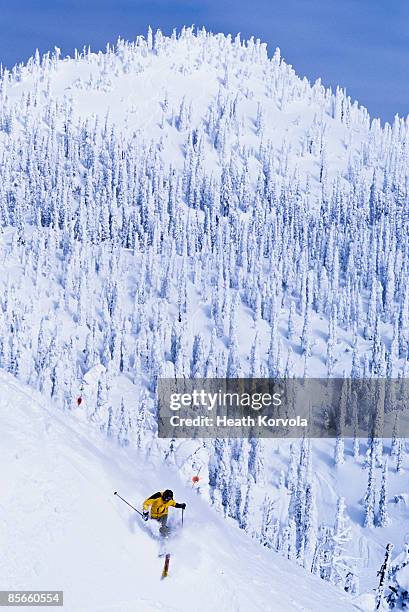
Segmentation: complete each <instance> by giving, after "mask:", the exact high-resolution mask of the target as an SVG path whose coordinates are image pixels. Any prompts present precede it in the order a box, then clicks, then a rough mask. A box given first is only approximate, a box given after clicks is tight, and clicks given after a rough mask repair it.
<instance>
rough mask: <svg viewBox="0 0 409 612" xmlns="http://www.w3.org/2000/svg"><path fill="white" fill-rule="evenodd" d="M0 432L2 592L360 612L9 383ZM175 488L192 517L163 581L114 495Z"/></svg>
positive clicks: (147, 544)
mask: <svg viewBox="0 0 409 612" xmlns="http://www.w3.org/2000/svg"><path fill="white" fill-rule="evenodd" d="M0 429H1V436H2V443H1V447H0V463H1V480H0V487H1V498H0V538H1V543H2V546H1V578H0V586H1V588H2V589H26V590H27V589H41V590H44V589H59V590H61V589H63V590H64V609H66V610H67V612H113V611H115V612H135V611H138V612H160V611H163V612H165V611H166V612H205V611H206V612H209V611H211V610H212V611H213V610H220V611H224V612H258V611H259V610H265V611H266V612H269V611H274V612H278V611H280V612H287V611H288V612H290V611H291V612H293V611H296V610H304V611H307V610H311V612H312V611H314V612H319V611H321V610H322V611H324V610H326V609H327V606H328V603H329V601H330V602H331V609H332V610H334V612H347V611H348V610H352V609H354V608H353V606H352V604H351V603H350V601H349V598H347V597H346V596H342V594H341V593H339V592H338V591H336V590H335V589H333V588H332V587H331V586H329V585H325V584H324V583H322V581H320V580H319V578H316V577H313V576H308V575H307V574H306V573H305V572H304V571H303V570H302V569H301V568H298V567H296V566H295V565H294V564H292V563H290V562H289V561H287V560H285V559H283V558H282V557H281V556H279V555H277V554H273V555H272V554H271V552H268V551H267V550H265V549H263V548H261V547H260V546H259V545H257V544H256V543H255V542H253V541H252V540H249V539H248V538H247V537H246V536H245V534H244V533H243V532H242V531H241V530H240V529H238V528H235V527H233V526H231V525H229V524H226V521H224V520H223V519H222V518H220V517H218V516H217V514H216V513H215V512H214V511H212V510H211V509H209V507H208V505H207V504H206V503H205V502H203V501H202V500H201V499H200V498H199V497H198V496H197V495H196V493H194V492H192V490H189V489H188V488H183V487H182V486H181V484H180V480H179V479H178V477H177V475H175V472H172V471H170V470H168V469H167V468H165V467H163V468H161V469H160V470H158V468H157V466H154V465H152V463H151V462H149V461H146V460H144V459H143V455H142V454H138V453H136V452H135V451H132V450H129V449H119V448H118V447H117V445H116V444H114V443H112V442H108V441H107V440H104V439H103V438H102V437H101V435H100V434H95V433H94V432H92V429H91V427H90V425H89V424H84V423H81V422H80V421H79V420H78V418H77V415H76V414H75V413H74V414H64V413H60V412H57V411H56V410H55V407H54V406H50V405H49V404H48V401H47V400H46V399H45V398H44V397H42V396H41V395H40V394H38V393H34V392H33V391H32V390H30V389H28V388H27V387H24V386H23V385H21V384H18V383H16V382H15V380H13V378H12V377H11V376H9V375H5V374H3V373H1V374H0ZM169 486H172V487H173V488H174V489H175V493H176V494H177V498H178V499H179V500H181V501H182V500H185V501H186V502H187V510H186V514H185V524H184V527H183V530H182V529H181V530H180V531H179V532H178V534H179V535H178V536H177V537H176V538H175V539H173V540H171V541H170V550H171V552H172V557H171V564H170V574H169V577H168V579H167V580H165V581H161V580H160V576H161V570H162V566H163V559H159V558H158V542H157V541H156V540H155V539H153V538H152V537H150V536H149V535H148V534H147V532H146V529H144V523H142V522H141V520H140V519H139V518H138V516H137V515H136V514H135V513H133V512H132V511H131V510H130V509H129V508H128V507H127V506H126V505H124V504H123V503H122V502H121V501H120V500H118V499H117V498H116V497H114V495H113V492H114V490H116V489H118V491H120V492H121V493H122V494H123V495H124V496H125V497H128V499H129V500H130V501H131V503H133V504H136V505H137V507H140V504H141V502H142V501H143V499H144V497H145V496H147V495H148V494H150V493H152V492H153V491H154V490H156V489H160V488H163V487H169ZM177 512H178V511H176V510H175V511H174V515H173V516H174V517H176V515H177ZM179 524H180V517H179V516H178V517H176V518H175V528H176V526H178V525H179ZM29 609H30V608H29Z"/></svg>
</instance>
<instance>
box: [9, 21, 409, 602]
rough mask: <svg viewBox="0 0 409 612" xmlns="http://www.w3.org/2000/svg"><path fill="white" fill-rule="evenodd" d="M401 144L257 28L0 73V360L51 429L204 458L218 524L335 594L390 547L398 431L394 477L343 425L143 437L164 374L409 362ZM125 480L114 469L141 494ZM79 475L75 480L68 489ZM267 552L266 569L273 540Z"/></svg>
mask: <svg viewBox="0 0 409 612" xmlns="http://www.w3.org/2000/svg"><path fill="white" fill-rule="evenodd" d="M408 160H409V122H408V120H404V119H402V118H398V117H397V118H396V120H395V121H394V124H393V125H392V126H391V125H388V124H387V125H385V126H384V127H381V125H380V123H379V121H376V120H374V121H371V119H370V117H369V115H368V113H367V111H366V110H365V109H364V108H362V107H359V106H358V104H356V103H352V102H351V100H350V99H349V98H348V97H347V95H346V94H345V93H344V92H343V91H342V90H340V89H338V90H337V91H336V92H331V91H329V90H326V89H325V88H324V87H323V86H322V84H321V83H320V82H317V83H315V84H313V85H311V84H310V83H308V82H307V81H306V80H301V79H299V78H298V77H297V75H296V74H295V72H294V70H293V69H292V68H291V67H290V66H288V65H287V64H286V63H285V62H284V61H283V60H282V58H281V56H280V53H279V52H278V51H276V52H275V53H274V55H273V56H272V57H268V55H267V52H266V49H265V46H264V45H263V44H261V43H260V42H259V41H255V40H253V39H251V40H249V41H242V40H240V37H237V38H235V39H232V38H231V37H230V36H224V35H211V34H209V33H206V32H205V31H202V30H201V31H199V32H195V31H194V30H193V29H190V28H189V29H184V30H183V31H182V32H181V33H180V34H178V35H176V34H174V35H172V36H171V37H167V38H166V37H163V36H162V34H161V33H159V32H158V33H156V34H155V36H152V33H149V34H148V36H147V37H146V39H145V38H144V37H138V38H137V40H136V41H135V42H130V43H127V42H124V41H118V45H117V46H116V47H115V48H109V49H107V52H106V53H100V54H93V53H89V52H84V53H82V54H80V55H78V54H77V56H76V57H75V58H73V59H61V58H60V57H59V52H58V50H56V53H55V54H54V55H52V56H51V55H46V56H45V57H43V58H39V57H38V56H35V57H34V58H33V59H32V60H31V61H29V62H28V64H27V66H21V67H17V68H16V69H15V70H14V71H13V72H12V73H8V72H7V71H5V72H4V73H2V78H1V81H0V168H1V170H0V172H1V177H0V178H1V180H0V224H1V234H0V261H1V266H2V270H1V272H2V273H1V275H0V367H1V368H2V369H3V370H5V371H7V372H9V373H10V374H13V375H14V376H15V377H16V379H19V380H20V381H21V382H24V383H28V384H29V385H30V386H31V387H33V388H36V389H39V390H40V391H41V392H42V393H43V396H44V397H47V398H49V397H50V396H51V398H52V406H53V408H52V411H53V415H54V414H55V423H58V419H59V418H61V417H59V416H58V415H59V414H60V412H59V411H60V409H61V408H63V409H65V410H66V411H72V413H73V416H72V417H70V419H69V422H70V423H71V422H72V423H74V422H75V423H77V421H81V420H82V419H83V420H84V421H90V422H91V423H93V426H94V429H95V431H96V433H95V435H98V436H99V432H100V430H102V431H103V432H104V433H105V434H106V436H107V437H108V438H110V439H111V440H112V441H113V442H112V447H111V446H110V445H109V448H111V449H112V452H107V455H108V456H110V457H111V454H112V458H113V457H114V456H115V455H116V453H118V454H119V455H118V456H121V457H125V455H127V456H128V453H129V457H131V455H132V451H131V450H129V451H126V452H125V451H123V450H120V449H119V447H118V448H117V447H114V441H115V442H118V443H119V444H120V445H122V446H129V447H130V448H139V449H141V451H143V453H144V455H146V456H148V457H149V461H150V462H151V463H152V470H153V473H154V475H155V474H158V473H162V472H161V470H162V469H163V462H165V463H166V464H172V465H176V466H177V467H178V473H179V476H180V477H181V479H180V482H179V481H176V480H175V481H174V482H175V489H177V488H178V487H179V486H184V484H185V483H186V482H190V478H191V476H192V474H195V473H196V472H197V471H198V470H201V471H200V478H201V480H200V485H199V486H200V489H199V490H200V497H201V499H202V501H203V500H206V501H208V502H210V503H211V504H212V505H213V506H214V507H215V509H217V510H219V513H220V516H223V517H224V521H225V522H223V523H222V524H223V526H224V525H226V529H229V530H230V529H231V524H234V525H237V524H238V525H240V526H241V527H242V528H243V530H245V531H246V532H247V533H248V534H249V535H251V536H253V538H254V539H255V540H257V541H258V542H259V543H260V542H261V543H263V544H265V545H266V546H267V547H270V548H271V549H275V550H278V551H280V552H281V554H282V559H284V557H288V558H290V559H292V560H293V564H292V567H293V570H292V571H294V572H295V573H296V575H298V573H299V571H300V570H299V569H298V567H297V565H299V566H304V569H305V570H307V571H308V572H311V571H314V572H316V573H317V574H318V575H321V576H322V577H323V578H324V579H325V580H330V581H333V582H335V583H337V584H338V585H339V587H340V591H341V592H342V589H343V588H349V589H350V591H352V588H351V584H350V583H351V574H352V575H353V577H354V580H355V579H356V577H357V574H359V573H360V574H361V577H362V578H363V581H362V582H363V585H364V586H363V588H364V590H367V591H371V590H372V589H373V588H375V587H376V583H377V570H378V568H379V564H380V562H381V560H382V557H383V553H384V547H385V544H386V543H387V542H388V541H392V542H393V543H394V544H395V546H397V547H398V548H399V547H400V541H401V538H402V530H403V529H404V530H405V528H404V527H402V526H403V525H405V521H406V518H407V510H406V508H407V503H408V501H407V495H406V493H405V491H404V490H405V476H406V475H407V470H408V458H407V452H406V450H407V449H406V447H405V445H404V444H402V443H400V442H399V441H397V443H396V445H395V447H394V451H396V452H394V453H392V457H391V459H390V462H389V466H387V467H386V468H385V473H386V474H389V475H390V476H391V478H390V481H391V482H390V489H391V491H390V493H388V491H387V487H386V485H385V483H384V485H383V489H381V481H382V477H381V470H382V463H384V460H385V458H386V456H387V455H389V453H390V450H391V448H390V443H389V442H388V443H387V444H385V446H384V448H383V447H382V445H379V444H378V445H377V446H376V461H374V462H371V459H370V457H369V456H367V453H368V452H371V448H372V447H371V446H368V444H367V441H366V440H365V441H361V443H360V445H358V447H357V446H355V450H354V449H353V448H352V443H350V442H344V440H343V438H342V437H340V439H339V440H338V442H337V445H336V447H335V443H334V442H333V441H326V442H322V441H317V442H314V444H312V445H311V447H308V445H307V444H306V443H305V444H303V445H299V444H298V443H297V444H295V445H294V447H293V449H292V452H291V451H290V444H289V442H282V441H280V442H279V443H278V442H272V441H268V440H267V441H258V442H255V441H254V440H253V441H248V440H241V441H234V440H233V441H227V440H224V441H220V440H219V441H212V442H208V443H206V444H202V443H201V442H197V441H180V442H175V441H170V440H162V441H158V440H157V438H156V420H155V401H156V385H157V380H158V378H159V377H160V376H179V377H190V376H191V377H199V376H207V377H215V376H219V377H225V376H230V377H237V376H242V375H244V376H245V375H251V376H255V377H257V376H259V377H267V376H270V377H276V376H283V375H286V376H293V375H304V376H306V377H309V376H343V375H347V376H348V375H351V376H354V377H369V376H374V377H382V376H385V375H386V376H388V377H396V376H402V377H405V376H406V377H407V376H408V373H409V360H408V354H409V352H408V351H409V285H408V283H407V275H408V270H409V249H408V236H409V215H408V212H407V208H408V205H407V202H408V194H409V163H408ZM79 396H81V398H82V403H81V404H80V407H79V408H76V406H77V398H78V397H79ZM44 401H46V400H44ZM10 406H11V408H10V410H12V407H13V406H12V404H10ZM36 410H37V409H36ZM347 417H348V418H351V417H352V415H351V414H347ZM27 418H29V416H28V415H27ZM64 418H65V417H64ZM67 419H68V417H67ZM53 422H54V419H50V427H51V428H52V426H53ZM67 422H68V421H67ZM55 426H56V425H55ZM79 426H80V425H78V424H77V425H75V427H74V426H73V427H74V433H73V436H72V437H73V438H74V439H75V438H76V436H77V434H78V433H79V430H77V429H76V428H77V427H79ZM10 427H11V428H12V429H16V428H15V427H14V426H13V423H11V424H10ZM83 427H84V433H83V437H84V438H85V439H89V440H91V436H92V435H94V434H92V433H91V432H92V429H89V428H88V427H85V423H84V424H83ZM51 431H52V429H51ZM75 432H76V433H75ZM70 437H71V436H70V434H68V433H67V435H66V436H64V438H66V442H67V444H68V445H71V442H70ZM397 438H399V435H398V432H397ZM98 440H99V441H98V442H95V447H96V448H99V446H100V445H101V444H102V442H101V441H100V439H99V438H98ZM62 444H63V443H62ZM74 447H75V444H74ZM334 447H335V449H336V452H334V450H335V449H334ZM28 448H30V442H29V443H28ZM85 448H86V446H85ZM114 448H115V450H114ZM135 452H136V451H135ZM372 458H374V453H372ZM83 461H85V459H84V457H83V456H82V455H81V456H80V457H79V458H78V464H77V465H78V469H79V470H81V467H80V465H81V463H82V462H83ZM130 461H131V460H130ZM55 463H56V465H58V462H57V461H56V462H55ZM127 465H128V464H127ZM144 465H145V463H144ZM371 465H372V468H373V469H372V470H371V467H370V466H371ZM129 466H130V467H129V469H130V470H135V469H137V468H135V467H134V466H133V463H132V462H131V463H129ZM306 466H308V470H305V469H304V468H305V467H306ZM144 469H146V468H144ZM394 472H396V473H394ZM39 474H41V470H39ZM22 477H23V476H22ZM141 479H142V476H141ZM115 480H116V478H115ZM69 482H70V483H71V485H72V486H73V487H74V486H77V484H76V477H75V475H74V474H72V475H71V477H70V479H69ZM146 484H147V488H148V489H150V482H149V483H146ZM161 484H162V483H161ZM148 485H149V486H148ZM16 486H18V481H17V480H16ZM110 486H111V485H110ZM159 486H160V485H159V483H158V484H155V486H154V487H153V488H157V487H159ZM137 487H138V485H137V483H132V486H131V485H130V484H128V483H127V482H123V488H124V490H129V489H131V490H132V491H133V490H135V495H136V493H138V495H141V496H143V495H144V494H145V493H146V491H145V487H143V491H142V489H141V490H139V489H138V488H137ZM111 488H118V489H120V486H119V485H115V486H114V487H111ZM83 489H84V491H82V490H83ZM121 490H122V489H121ZM86 491H87V488H86V487H85V480H84V481H82V484H81V486H79V488H78V489H76V495H77V496H78V498H79V497H80V494H81V495H82V494H83V495H87V493H86ZM132 494H133V493H132ZM391 494H392V495H394V496H395V495H396V496H397V498H398V501H397V502H396V504H395V503H394V501H395V500H394V498H393V497H391ZM31 496H32V497H33V499H34V500H36V499H37V498H36V493H35V491H34V490H33V491H32V492H30V494H29V495H28V496H27V506H29V505H30V503H31ZM307 498H308V500H307ZM339 498H345V501H346V508H345V511H344V514H345V515H346V518H347V519H348V521H349V523H350V524H351V529H350V530H349V531H350V532H351V534H350V535H351V536H352V537H351V538H350V539H349V540H348V541H347V542H345V548H346V551H344V552H346V554H349V555H350V556H356V557H358V559H357V561H356V562H355V561H354V560H353V559H352V560H351V559H348V561H347V565H345V564H344V565H343V568H341V569H340V565H342V563H341V561H342V560H340V559H339V556H340V547H339V546H338V544H337V542H336V540H335V539H334V537H333V536H334V529H335V523H337V525H338V528H339V525H340V523H342V524H343V522H344V518H345V517H341V518H342V520H341V521H340V520H336V519H335V516H336V506H337V504H338V505H339V506H340V507H341V508H342V507H343V505H342V503H341V502H340V499H339ZM107 499H109V503H110V504H111V503H113V500H111V499H110V498H109V497H108V498H107ZM368 500H369V501H368ZM65 501H66V502H67V503H64V508H65V507H66V506H69V501H68V499H67V500H65ZM115 501H117V500H115ZM307 501H308V504H309V505H307ZM37 503H40V502H39V501H38V500H37ZM11 506H13V512H16V511H18V510H17V508H18V505H17V504H16V503H13V504H11ZM11 506H10V508H11ZM27 506H26V507H27ZM79 507H80V503H79V500H78V509H77V510H78V512H80V510H79ZM85 507H86V506H85V505H84V508H85ZM115 508H117V505H116V506H115ZM307 508H308V510H307ZM314 508H316V512H315V511H312V510H313V509H314ZM385 510H386V511H387V514H389V517H387V518H390V519H391V522H390V524H389V525H387V521H385V524H383V525H381V524H380V523H381V521H380V516H381V515H382V516H383V518H385V516H386V515H385ZM10 511H11V510H10ZM117 511H118V512H120V513H122V512H123V511H124V509H121V510H119V509H118V508H117ZM60 512H62V509H60ZM84 512H85V509H84ZM203 512H205V510H203ZM94 513H95V516H96V517H98V511H97V510H96V509H95V511H94ZM64 516H65V518H66V520H67V521H68V520H69V518H68V517H69V514H68V512H67V514H66V515H64ZM211 516H214V515H213V514H212V515H211ZM28 517H29V514H28V513H27V514H25V515H24V517H23V516H22V517H21V525H22V526H24V525H25V522H24V521H25V520H28ZM121 517H123V515H122V514H121ZM310 517H311V518H313V519H314V520H311V521H309V520H308V519H309V518H310ZM338 518H339V517H338ZM366 518H367V519H368V524H366V525H364V523H365V519H366ZM107 520H108V519H107ZM215 520H216V519H215ZM28 524H29V523H28ZM217 525H220V523H218V522H217ZM229 525H230V526H229ZM187 529H188V527H187ZM307 531H308V538H307V539H308V542H307V540H306V538H305V537H304V536H305V534H306V533H307ZM347 531H348V530H347ZM100 532H101V533H102V530H98V533H100ZM297 534H298V535H297ZM21 535H22V537H21V542H23V540H24V539H25V534H23V533H22V534H21ZM23 535H24V537H23ZM84 537H85V536H84ZM102 537H103V536H102ZM237 537H238V538H241V534H240V535H238V536H237ZM46 541H47V540H46ZM240 541H241V540H240ZM101 542H102V543H101V544H100V547H101V550H102V549H103V540H102V541H101ZM243 542H244V540H243ZM307 544H308V546H307ZM243 546H244V543H243ZM248 546H250V547H252V546H253V544H250V543H249V544H248ZM252 550H253V549H252ZM254 550H255V549H254ZM258 550H259V553H258V554H260V555H262V556H263V558H265V560H266V561H265V562H266V564H267V565H268V564H270V563H273V560H272V559H275V558H276V557H275V553H274V552H273V550H271V551H266V549H264V548H262V547H261V546H260V545H259V549H258ZM39 554H41V551H40V552H39ZM101 554H102V553H101ZM186 554H187V555H188V552H186ZM219 554H220V555H221V554H222V553H221V552H220V551H219V552H217V551H216V552H215V555H219ZM223 554H229V551H228V550H227V551H225V553H223ZM341 556H342V555H341ZM208 559H209V565H208V568H207V570H208V571H210V569H209V568H210V553H209V558H208ZM337 562H338V570H339V573H338V570H337V568H336V567H335V566H336V565H337ZM56 563H57V562H56ZM279 563H283V564H284V565H286V564H287V561H285V562H284V560H281V559H280V561H279ZM131 565H132V564H131ZM27 567H28V566H27ZM177 567H178V566H175V572H176V571H179V570H178V569H177ZM240 567H241V566H240ZM10 568H12V565H10ZM172 568H173V565H172ZM14 570H15V571H14V579H16V577H17V576H18V574H19V570H18V568H17V567H16V566H14ZM10 571H12V570H11V569H10ZM124 571H125V570H124ZM258 573H259V572H258ZM256 579H258V576H257V578H256ZM306 579H307V578H306ZM118 580H119V578H118ZM203 580H208V573H207V574H206V575H205V576H204V578H203ZM271 580H273V579H271ZM107 582H108V581H107ZM147 584H149V583H148V582H147ZM104 585H105V582H104ZM253 586H254V585H253ZM256 586H257V585H256ZM281 586H283V585H281ZM320 586H322V588H323V589H325V584H324V582H323V581H322V585H321V583H320ZM147 588H148V587H147ZM277 588H279V587H278V586H277ZM252 590H254V592H255V593H257V588H253V589H252ZM239 594H240V597H241V596H242V597H244V598H245V597H247V595H246V593H245V592H241V591H239ZM297 596H298V593H297V594H296V595H294V599H295V600H297ZM273 609H274V608H273Z"/></svg>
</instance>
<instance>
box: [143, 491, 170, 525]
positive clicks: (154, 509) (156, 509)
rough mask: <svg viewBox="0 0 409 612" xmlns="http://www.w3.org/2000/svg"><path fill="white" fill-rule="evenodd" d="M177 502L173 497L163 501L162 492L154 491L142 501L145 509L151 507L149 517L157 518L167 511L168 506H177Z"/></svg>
mask: <svg viewBox="0 0 409 612" xmlns="http://www.w3.org/2000/svg"><path fill="white" fill-rule="evenodd" d="M177 505H178V504H177V503H176V502H175V500H174V499H170V500H169V501H165V500H164V499H163V498H162V493H154V494H153V495H151V496H150V497H147V498H146V499H145V501H144V502H143V509H144V510H145V511H146V510H148V509H149V506H150V507H151V518H154V519H158V518H161V517H162V516H165V514H167V513H168V509H169V506H173V507H175V506H177Z"/></svg>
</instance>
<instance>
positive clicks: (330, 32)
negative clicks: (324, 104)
mask: <svg viewBox="0 0 409 612" xmlns="http://www.w3.org/2000/svg"><path fill="white" fill-rule="evenodd" d="M148 24H151V25H152V27H153V28H156V27H160V28H161V29H162V30H163V31H165V32H171V30H172V29H173V28H174V27H177V28H180V27H181V26H182V25H184V24H185V25H191V24H195V25H199V26H202V25H204V26H206V27H207V28H208V29H210V30H212V31H223V32H226V33H228V32H230V33H232V34H236V33H237V32H241V33H242V34H243V36H250V35H252V34H253V35H254V36H256V37H260V38H262V39H263V40H264V41H265V42H267V43H268V46H269V49H270V52H272V51H273V50H274V48H275V47H276V46H279V47H280V48H281V51H282V55H283V56H284V57H285V59H286V60H287V61H288V62H289V63H290V64H292V65H293V66H294V68H295V69H296V71H297V73H298V74H299V75H301V76H304V75H306V76H307V77H308V78H309V79H310V80H315V79H316V78H317V77H319V76H320V77H321V78H322V80H323V82H324V84H326V85H332V86H335V85H337V84H340V85H341V86H343V87H345V88H346V89H347V92H348V93H349V95H351V97H353V98H354V99H355V98H356V99H358V100H359V101H360V102H361V103H362V104H364V105H365V106H366V107H367V108H368V109H369V111H370V113H371V115H373V116H380V117H381V119H382V120H383V121H391V120H392V119H393V116H394V114H395V113H399V114H400V115H403V116H406V115H407V114H408V113H409V27H408V26H409V0H279V1H277V0H252V1H249V0H201V1H200V2H199V1H198V0H82V1H80V0H0V61H1V62H2V63H3V64H5V65H7V66H12V65H13V64H14V63H16V62H20V61H23V60H26V59H27V58H28V57H29V56H30V55H31V54H32V53H33V51H34V50H35V49H36V47H38V48H39V49H40V51H46V50H47V49H52V48H53V47H54V45H57V46H59V47H61V49H62V52H63V53H64V54H68V53H72V51H73V49H74V48H75V47H77V48H82V47H83V46H84V45H88V44H90V45H91V47H92V48H93V49H101V48H104V47H105V44H106V43H107V42H108V41H109V42H114V41H115V40H116V38H117V37H118V35H121V36H123V37H125V38H134V37H135V36H136V35H137V34H141V33H144V32H145V31H146V29H147V26H148Z"/></svg>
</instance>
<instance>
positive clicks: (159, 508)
mask: <svg viewBox="0 0 409 612" xmlns="http://www.w3.org/2000/svg"><path fill="white" fill-rule="evenodd" d="M149 506H150V508H151V518H152V519H155V520H156V521H158V522H159V523H160V529H159V533H160V534H161V536H163V537H164V538H165V537H166V536H168V535H169V527H168V526H167V522H168V510H169V507H170V506H173V507H174V508H182V510H184V509H185V508H186V504H178V503H176V502H175V500H174V499H173V491H171V490H170V489H166V490H165V491H163V492H162V493H160V492H158V493H154V494H153V495H151V496H150V497H147V498H146V499H145V501H144V502H143V513H142V516H143V519H144V520H145V521H147V520H148V518H149Z"/></svg>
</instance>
